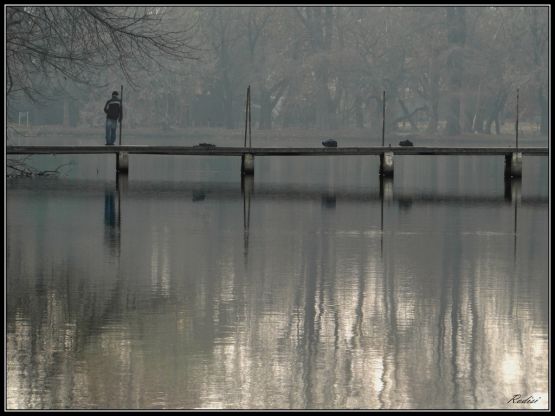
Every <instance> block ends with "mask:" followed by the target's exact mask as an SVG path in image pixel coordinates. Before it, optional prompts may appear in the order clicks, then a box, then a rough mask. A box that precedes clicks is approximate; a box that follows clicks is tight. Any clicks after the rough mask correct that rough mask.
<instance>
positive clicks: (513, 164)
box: [505, 152, 522, 178]
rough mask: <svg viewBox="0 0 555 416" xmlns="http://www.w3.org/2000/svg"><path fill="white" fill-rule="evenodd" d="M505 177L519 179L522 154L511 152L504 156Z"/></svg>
mask: <svg viewBox="0 0 555 416" xmlns="http://www.w3.org/2000/svg"><path fill="white" fill-rule="evenodd" d="M505 177H506V178H507V177H509V178H520V177H522V153H521V152H513V153H511V154H510V155H505Z"/></svg>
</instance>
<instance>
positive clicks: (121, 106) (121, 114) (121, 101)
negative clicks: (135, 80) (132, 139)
mask: <svg viewBox="0 0 555 416" xmlns="http://www.w3.org/2000/svg"><path fill="white" fill-rule="evenodd" d="M119 100H120V101H119V104H120V107H119V111H120V120H119V145H120V146H121V123H122V121H123V85H122V86H121V93H120V96H119Z"/></svg>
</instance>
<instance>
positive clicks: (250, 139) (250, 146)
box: [248, 85, 252, 148]
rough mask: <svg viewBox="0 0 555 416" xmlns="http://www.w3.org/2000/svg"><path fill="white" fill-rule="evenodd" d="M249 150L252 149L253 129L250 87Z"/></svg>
mask: <svg viewBox="0 0 555 416" xmlns="http://www.w3.org/2000/svg"><path fill="white" fill-rule="evenodd" d="M248 96H249V148H252V129H251V86H250V85H249V92H248Z"/></svg>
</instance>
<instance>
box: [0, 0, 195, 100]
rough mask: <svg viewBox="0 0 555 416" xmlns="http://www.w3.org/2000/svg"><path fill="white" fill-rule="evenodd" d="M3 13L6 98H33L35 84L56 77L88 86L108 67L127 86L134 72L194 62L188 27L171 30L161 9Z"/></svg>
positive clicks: (27, 8) (23, 8) (47, 9)
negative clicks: (166, 62) (168, 60)
mask: <svg viewBox="0 0 555 416" xmlns="http://www.w3.org/2000/svg"><path fill="white" fill-rule="evenodd" d="M5 12H6V92H7V95H8V97H10V95H12V94H16V93H23V94H24V95H25V96H27V97H28V98H31V99H36V98H37V96H38V95H39V94H40V92H39V89H38V88H37V83H40V82H41V80H44V79H49V78H55V77H60V76H61V77H63V78H64V79H69V80H71V81H74V82H78V83H88V84H90V83H92V82H93V80H94V77H95V74H96V73H97V72H98V71H100V70H105V69H106V68H108V67H119V69H120V70H121V72H122V73H123V74H124V76H125V78H126V80H127V82H129V83H131V84H132V83H133V77H132V72H133V71H134V70H135V69H136V68H138V67H141V68H143V69H144V68H145V67H148V66H152V65H160V64H161V62H163V59H165V58H172V59H176V60H185V59H192V58H194V52H195V48H194V46H192V44H191V41H190V31H191V29H192V27H188V28H180V27H178V26H176V25H175V24H174V26H176V27H175V28H171V19H172V16H170V14H169V13H168V9H167V8H165V7H101V6H98V7H96V6H95V7H70V6H64V7H41V6H9V7H6V11H5ZM174 13H175V12H172V14H174ZM163 22H169V23H168V24H165V25H162V23H163Z"/></svg>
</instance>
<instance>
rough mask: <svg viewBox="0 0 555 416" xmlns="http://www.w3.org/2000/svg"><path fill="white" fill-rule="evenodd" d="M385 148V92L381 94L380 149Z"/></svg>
mask: <svg viewBox="0 0 555 416" xmlns="http://www.w3.org/2000/svg"><path fill="white" fill-rule="evenodd" d="M384 146H385V91H384V92H383V94H382V147H384Z"/></svg>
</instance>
